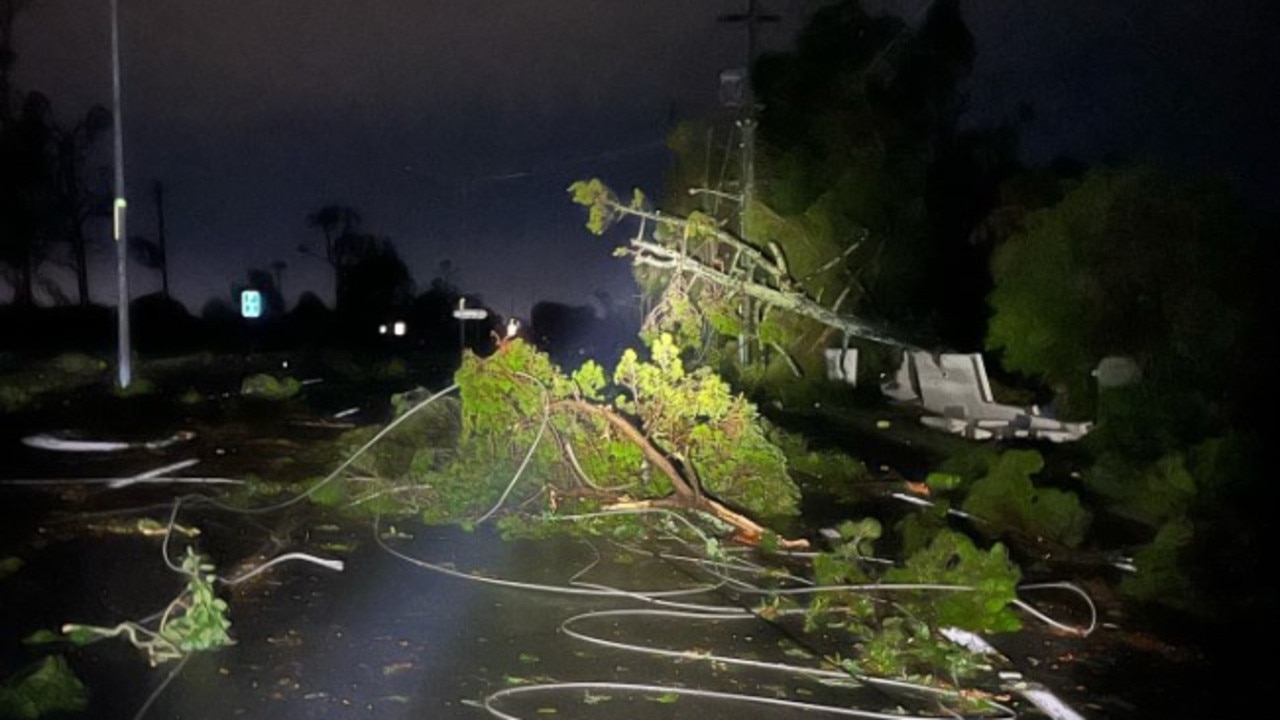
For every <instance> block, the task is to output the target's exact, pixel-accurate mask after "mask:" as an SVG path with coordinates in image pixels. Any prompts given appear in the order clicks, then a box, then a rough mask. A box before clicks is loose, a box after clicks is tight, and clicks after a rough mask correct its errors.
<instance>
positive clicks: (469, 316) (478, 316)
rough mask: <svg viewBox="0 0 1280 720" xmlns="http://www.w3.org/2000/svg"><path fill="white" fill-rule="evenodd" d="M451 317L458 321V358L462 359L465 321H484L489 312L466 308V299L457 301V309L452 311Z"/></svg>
mask: <svg viewBox="0 0 1280 720" xmlns="http://www.w3.org/2000/svg"><path fill="white" fill-rule="evenodd" d="M453 317H454V319H456V320H457V321H458V357H462V353H464V352H466V350H467V321H469V320H484V319H485V318H487V317H489V311H488V310H485V309H484V308H469V307H467V299H466V298H461V299H459V300H458V309H456V310H454V311H453Z"/></svg>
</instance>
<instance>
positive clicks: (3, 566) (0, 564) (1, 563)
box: [0, 555, 26, 580]
mask: <svg viewBox="0 0 1280 720" xmlns="http://www.w3.org/2000/svg"><path fill="white" fill-rule="evenodd" d="M25 564H26V563H24V562H23V560H22V558H20V557H16V556H12V555H11V556H9V557H3V558H0V580H5V579H7V578H8V577H9V576H10V575H13V574H14V573H17V572H18V571H19V570H21V569H22V566H23V565H25Z"/></svg>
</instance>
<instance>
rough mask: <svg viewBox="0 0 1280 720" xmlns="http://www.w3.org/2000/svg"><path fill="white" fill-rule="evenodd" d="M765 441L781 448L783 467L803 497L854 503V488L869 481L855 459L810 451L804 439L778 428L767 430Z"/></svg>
mask: <svg viewBox="0 0 1280 720" xmlns="http://www.w3.org/2000/svg"><path fill="white" fill-rule="evenodd" d="M768 432H769V439H770V440H771V441H772V442H773V443H774V444H775V445H777V446H778V447H779V448H781V450H782V452H783V453H784V454H785V455H786V457H787V465H788V467H789V468H790V469H791V474H792V476H793V477H795V478H796V481H797V482H798V483H799V484H800V487H801V489H802V490H804V491H805V493H810V492H820V493H824V494H827V495H832V496H834V497H837V498H840V499H842V500H856V499H859V498H860V497H861V496H860V495H859V494H858V493H857V492H856V488H857V484H858V483H859V482H862V481H865V480H867V479H869V478H870V477H871V473H870V471H868V470H867V466H866V465H865V464H864V463H863V462H862V461H861V460H859V459H857V458H855V457H852V456H850V455H847V454H845V453H843V452H840V451H839V450H813V449H811V448H810V447H809V444H808V443H807V442H806V441H805V439H804V437H803V436H801V435H798V434H796V433H790V432H786V431H785V430H782V429H781V428H778V427H771V428H769V430H768Z"/></svg>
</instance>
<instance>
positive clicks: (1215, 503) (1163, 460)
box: [1085, 434, 1267, 615]
mask: <svg viewBox="0 0 1280 720" xmlns="http://www.w3.org/2000/svg"><path fill="white" fill-rule="evenodd" d="M1260 457H1261V450H1260V448H1259V446H1258V445H1257V443H1256V442H1254V441H1253V440H1252V439H1251V438H1250V437H1249V436H1243V435H1238V434H1232V435H1227V436H1223V437H1213V438H1209V439H1207V440H1205V441H1203V442H1201V443H1198V444H1196V445H1193V446H1191V447H1188V448H1187V449H1186V450H1184V451H1180V452H1170V453H1168V454H1166V455H1164V456H1163V457H1160V458H1158V459H1156V460H1154V461H1151V462H1145V463H1144V462H1141V461H1134V460H1129V459H1125V458H1122V457H1121V456H1119V455H1116V454H1114V453H1113V454H1108V455H1105V456H1103V457H1102V458H1100V459H1099V460H1098V462H1097V463H1096V464H1095V465H1094V467H1093V468H1091V469H1090V470H1089V472H1088V473H1087V474H1086V475H1085V481H1086V482H1087V484H1088V486H1089V488H1090V489H1091V490H1093V491H1094V492H1096V493H1097V494H1098V495H1099V496H1100V497H1101V498H1102V499H1103V500H1104V502H1106V503H1107V508H1108V510H1109V511H1110V512H1112V513H1114V514H1116V515H1119V516H1121V517H1125V518H1128V519H1131V520H1136V521H1138V522H1140V523H1142V524H1143V525H1144V526H1146V527H1147V528H1148V529H1149V532H1150V533H1151V535H1149V536H1148V537H1147V538H1143V539H1144V540H1145V541H1146V542H1145V543H1144V544H1142V545H1141V546H1140V547H1139V548H1138V549H1137V551H1136V552H1135V553H1134V566H1135V567H1136V568H1137V572H1136V573H1135V574H1134V575H1132V576H1128V577H1126V578H1125V579H1124V581H1123V582H1122V583H1121V585H1120V590H1121V592H1122V593H1124V594H1126V595H1128V596H1129V597H1132V598H1134V599H1137V600H1140V601H1143V602H1151V603H1156V604H1161V605H1166V606H1168V607H1171V608H1174V609H1176V610H1179V611H1184V612H1191V613H1195V614H1201V615H1209V614H1215V613H1217V614H1223V613H1231V612H1238V611H1240V610H1242V609H1247V608H1248V607H1250V606H1252V605H1254V604H1256V603H1257V602H1259V601H1258V600H1257V599H1256V597H1254V596H1253V595H1251V594H1250V593H1217V592H1210V591H1209V590H1208V588H1209V587H1212V586H1226V585H1232V586H1236V585H1244V584H1248V583H1250V582H1251V581H1252V578H1253V577H1256V576H1257V575H1258V574H1260V573H1264V572H1266V562H1267V560H1266V559H1265V556H1264V555H1262V554H1260V553H1259V552H1258V542H1259V540H1258V537H1257V534H1256V533H1258V532H1259V529H1258V524H1259V522H1260V519H1261V518H1263V517H1265V514H1264V513H1262V512H1259V510H1258V506H1257V500H1256V499H1257V497H1258V496H1259V494H1260V487H1261V485H1262V480H1261V478H1262V477H1263V476H1262V475H1261V474H1260V473H1259V472H1258V467H1259V465H1260V462H1261V461H1260V459H1259V458H1260ZM1263 522H1265V521H1263ZM1224 556H1230V557H1232V558H1234V560H1233V561H1232V562H1230V563H1223V562H1222V557H1224Z"/></svg>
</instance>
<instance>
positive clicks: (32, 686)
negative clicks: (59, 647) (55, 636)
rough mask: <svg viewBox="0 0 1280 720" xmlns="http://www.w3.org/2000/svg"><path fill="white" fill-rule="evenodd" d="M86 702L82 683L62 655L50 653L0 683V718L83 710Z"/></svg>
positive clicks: (34, 718) (20, 719) (30, 718)
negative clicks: (31, 668) (31, 667)
mask: <svg viewBox="0 0 1280 720" xmlns="http://www.w3.org/2000/svg"><path fill="white" fill-rule="evenodd" d="M88 705H89V697H88V692H87V690H86V688H85V686H84V683H82V682H81V681H80V679H79V678H78V677H76V674H75V672H74V671H73V670H72V669H71V666H70V665H68V664H67V661H66V659H65V658H63V657H62V656H61V655H50V656H47V657H45V658H44V660H42V661H41V662H40V665H39V667H37V668H36V669H35V671H34V672H31V673H28V674H26V675H22V676H19V677H14V678H9V679H8V680H6V681H5V683H4V684H3V685H0V719H3V720H38V719H39V718H43V717H48V716H51V715H56V714H61V713H78V712H83V711H84V710H85V709H86V708H87V707H88Z"/></svg>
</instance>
